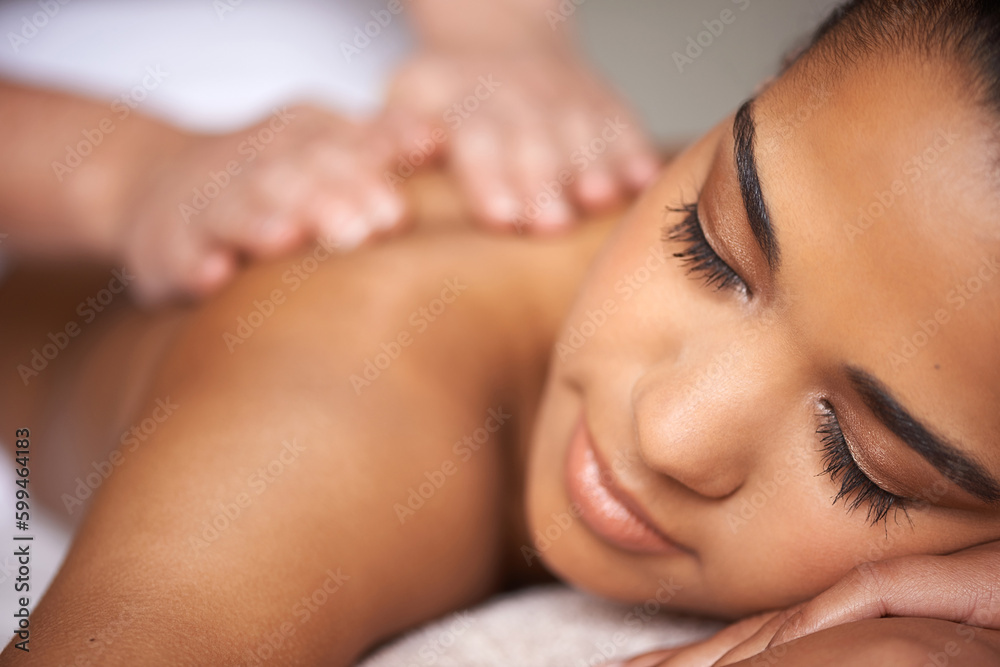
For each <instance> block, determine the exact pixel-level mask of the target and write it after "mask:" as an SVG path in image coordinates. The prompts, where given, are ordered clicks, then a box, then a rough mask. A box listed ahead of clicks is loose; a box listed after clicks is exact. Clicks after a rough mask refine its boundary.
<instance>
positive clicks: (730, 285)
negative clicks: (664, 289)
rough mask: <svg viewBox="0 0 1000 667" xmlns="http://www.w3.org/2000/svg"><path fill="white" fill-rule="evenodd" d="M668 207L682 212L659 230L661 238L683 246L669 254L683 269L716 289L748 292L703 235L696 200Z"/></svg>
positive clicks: (747, 288) (748, 293)
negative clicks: (670, 223)
mask: <svg viewBox="0 0 1000 667" xmlns="http://www.w3.org/2000/svg"><path fill="white" fill-rule="evenodd" d="M668 210H670V211H673V212H676V213H685V214H686V215H685V216H684V219H683V220H681V222H679V223H677V224H676V225H674V226H673V227H670V228H665V229H664V230H663V240H664V241H665V242H671V243H679V244H681V245H682V246H683V250H681V251H680V252H675V253H673V256H674V257H676V258H678V259H680V260H681V261H682V263H683V264H684V266H685V268H687V272H688V273H689V274H691V275H698V276H700V277H701V278H702V279H703V281H704V283H705V285H707V286H709V287H711V288H713V289H715V290H716V291H721V290H736V291H738V292H741V293H743V294H744V295H745V296H747V297H749V296H751V291H750V288H749V286H748V285H747V284H746V282H745V281H744V280H743V279H742V278H741V277H740V276H739V274H737V273H736V271H734V270H733V269H732V267H730V266H729V265H728V264H726V262H725V261H724V260H723V259H722V258H721V257H719V254H718V253H717V252H715V250H714V249H713V248H712V246H711V244H710V243H709V242H708V239H707V238H705V230H704V228H703V227H702V224H701V218H700V217H699V216H698V204H697V203H693V204H685V205H684V206H682V207H680V208H677V209H673V208H672V209H668Z"/></svg>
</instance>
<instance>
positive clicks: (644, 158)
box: [602, 111, 660, 191]
mask: <svg viewBox="0 0 1000 667" xmlns="http://www.w3.org/2000/svg"><path fill="white" fill-rule="evenodd" d="M602 133H603V134H605V135H606V136H607V137H608V151H609V162H610V163H611V164H612V166H613V168H614V170H615V174H616V176H617V178H618V179H619V181H620V182H621V183H623V184H624V185H625V187H626V188H628V189H629V190H632V191H639V190H642V189H643V188H645V187H646V186H647V185H649V184H650V183H652V182H653V179H655V178H656V175H657V173H659V170H660V159H659V157H658V156H657V154H656V151H655V150H654V149H653V146H652V144H651V143H650V141H649V139H648V137H646V135H645V132H644V131H643V130H642V126H641V125H640V124H639V123H638V122H636V120H635V119H634V117H633V116H632V115H631V114H628V113H627V112H624V111H620V112H619V111H614V112H612V113H609V114H608V116H607V117H606V118H605V121H604V127H603V129H602Z"/></svg>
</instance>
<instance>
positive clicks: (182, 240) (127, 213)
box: [118, 106, 404, 301]
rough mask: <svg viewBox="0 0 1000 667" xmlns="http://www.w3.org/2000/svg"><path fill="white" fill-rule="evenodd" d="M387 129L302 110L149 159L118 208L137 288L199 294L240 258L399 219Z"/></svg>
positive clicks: (346, 243)
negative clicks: (388, 172) (387, 167)
mask: <svg viewBox="0 0 1000 667" xmlns="http://www.w3.org/2000/svg"><path fill="white" fill-rule="evenodd" d="M394 131H395V128H387V127H386V126H384V125H382V126H379V127H375V126H373V125H361V124H356V123H352V122H349V121H346V120H343V119H340V118H337V117H335V116H333V115H331V114H329V113H327V112H325V111H322V110H319V109H315V108H312V107H308V106H299V107H290V108H279V109H277V110H275V112H274V113H273V114H272V115H271V116H269V117H268V118H267V119H265V120H264V121H262V122H260V123H259V124H257V125H256V126H254V127H251V128H248V129H244V130H240V131H237V132H233V133H230V134H226V135H215V136H211V135H195V136H190V137H187V138H185V139H183V140H182V141H181V142H180V146H181V147H180V148H179V149H177V150H174V151H173V152H172V153H171V155H170V157H169V158H168V159H165V160H151V161H150V162H151V163H152V167H151V168H150V169H149V170H148V171H146V172H145V173H143V174H141V175H140V176H139V177H138V178H137V182H136V183H135V185H134V187H133V188H132V196H131V198H130V203H129V205H128V206H126V207H125V208H124V215H123V218H122V221H121V226H120V232H119V234H118V236H119V238H120V242H121V247H120V249H119V253H120V255H121V256H123V257H124V261H125V264H126V266H127V268H128V269H129V270H130V272H132V273H133V274H134V275H135V276H136V279H135V283H134V285H133V287H134V288H135V289H136V290H137V291H138V296H139V297H140V299H143V300H146V301H156V300H160V299H162V298H165V297H168V296H171V295H174V294H177V293H181V294H185V293H186V294H189V295H196V296H197V295H204V294H207V293H210V292H212V291H213V290H215V289H216V288H218V287H219V286H221V285H222V284H223V283H225V282H227V281H228V279H229V278H230V277H232V275H233V274H234V272H235V269H236V261H237V257H238V256H239V255H240V254H243V255H248V256H255V257H266V256H273V255H275V254H278V253H281V252H284V251H287V250H289V249H291V248H292V247H294V246H295V245H297V244H299V243H301V242H303V241H304V240H306V239H308V238H311V237H318V238H323V239H326V241H327V242H328V243H331V244H333V245H336V246H337V247H339V248H340V249H342V250H348V249H350V248H353V247H354V246H357V245H358V244H360V243H361V242H362V241H364V239H365V238H367V237H368V236H370V235H371V234H373V233H377V232H379V231H382V230H386V229H389V228H392V227H394V226H396V225H398V224H399V223H400V222H401V220H402V219H403V213H404V206H403V201H402V199H401V197H400V193H393V192H391V191H390V190H389V189H388V188H387V187H386V186H385V184H384V182H383V180H382V178H381V174H382V169H383V166H384V164H385V162H386V160H387V159H388V156H389V155H391V154H394V153H395V146H394V143H393V142H394V141H395V140H394V139H393V132H394Z"/></svg>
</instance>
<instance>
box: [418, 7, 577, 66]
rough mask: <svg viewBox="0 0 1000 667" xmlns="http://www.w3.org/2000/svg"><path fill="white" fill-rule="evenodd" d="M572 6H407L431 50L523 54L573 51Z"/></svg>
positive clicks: (421, 35)
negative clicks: (549, 50)
mask: <svg viewBox="0 0 1000 667" xmlns="http://www.w3.org/2000/svg"><path fill="white" fill-rule="evenodd" d="M561 5H562V7H561ZM566 5H569V6H570V7H572V8H574V9H575V8H576V5H575V4H573V3H572V2H570V1H569V0H566V1H565V2H563V3H560V2H559V0H420V1H419V2H413V3H412V4H410V5H408V6H407V7H408V11H409V12H410V13H411V16H412V19H413V24H414V26H415V28H416V31H417V34H418V36H419V37H420V39H421V41H422V42H423V43H424V44H425V45H426V46H428V47H431V48H434V49H437V50H444V51H459V52H478V53H482V52H487V53H491V52H497V53H499V52H502V53H512V52H513V53H517V52H524V51H537V50H540V49H556V50H560V49H569V48H570V46H571V44H572V35H571V31H570V29H569V28H570V26H569V23H570V21H569V17H570V15H571V13H570V12H568V11H567V10H566V9H565V6H566Z"/></svg>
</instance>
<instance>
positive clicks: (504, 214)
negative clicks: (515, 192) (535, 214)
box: [486, 195, 518, 222]
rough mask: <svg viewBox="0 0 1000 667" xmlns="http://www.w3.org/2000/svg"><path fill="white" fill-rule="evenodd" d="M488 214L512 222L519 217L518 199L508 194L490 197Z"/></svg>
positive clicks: (501, 220) (499, 219)
mask: <svg viewBox="0 0 1000 667" xmlns="http://www.w3.org/2000/svg"><path fill="white" fill-rule="evenodd" d="M486 212H487V215H489V217H490V218H491V219H493V220H498V221H500V222H512V221H513V220H514V219H515V218H517V214H518V204H517V200H516V199H514V198H513V197H511V196H508V195H500V196H498V197H494V198H493V199H490V200H489V202H488V203H487V205H486Z"/></svg>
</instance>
